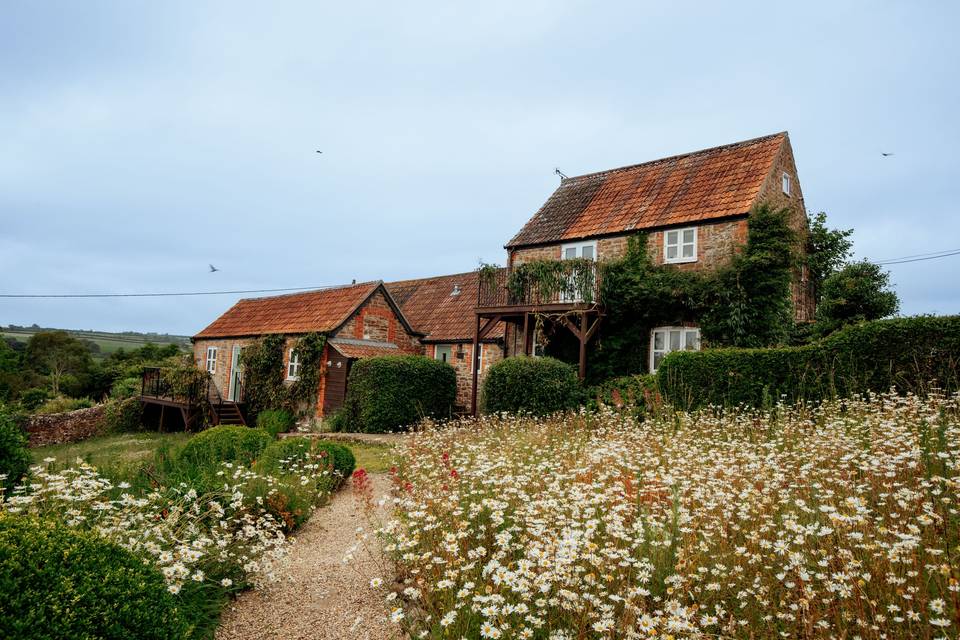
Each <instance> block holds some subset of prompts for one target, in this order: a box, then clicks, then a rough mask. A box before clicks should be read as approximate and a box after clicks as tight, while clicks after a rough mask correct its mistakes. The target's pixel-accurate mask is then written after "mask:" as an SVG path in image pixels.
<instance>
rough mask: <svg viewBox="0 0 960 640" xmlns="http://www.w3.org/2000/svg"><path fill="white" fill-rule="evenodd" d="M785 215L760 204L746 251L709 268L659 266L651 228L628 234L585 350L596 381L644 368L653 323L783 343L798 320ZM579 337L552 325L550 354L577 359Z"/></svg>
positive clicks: (724, 338) (719, 341)
mask: <svg viewBox="0 0 960 640" xmlns="http://www.w3.org/2000/svg"><path fill="white" fill-rule="evenodd" d="M788 220H789V210H788V209H780V210H775V209H772V208H770V207H769V206H765V205H761V206H759V207H757V208H756V209H754V211H753V212H751V214H750V226H749V232H748V237H747V245H746V247H745V248H744V250H743V251H742V252H741V253H738V254H737V255H735V256H734V258H733V260H732V261H731V262H730V264H729V265H727V266H724V267H721V268H719V269H716V270H712V271H706V272H701V271H697V272H693V271H680V270H679V269H677V268H675V267H673V266H671V265H655V264H653V262H652V260H651V259H650V256H649V254H648V251H647V238H646V235H644V234H638V235H636V236H634V237H632V238H630V240H629V243H628V249H627V253H626V255H625V256H624V257H623V258H621V259H620V260H617V261H614V262H612V263H609V264H608V265H607V266H606V267H605V269H604V274H603V281H602V291H601V296H602V299H603V303H604V307H605V309H606V317H605V319H604V323H603V325H601V337H600V340H599V342H598V344H597V347H596V348H594V349H590V350H589V351H588V367H587V371H588V376H589V378H590V379H591V381H594V382H596V381H600V380H605V379H608V378H612V377H615V376H620V375H628V374H633V373H639V372H643V371H646V370H647V368H648V357H649V349H650V330H651V329H652V328H654V327H657V326H663V325H672V324H678V323H682V322H695V323H696V324H697V325H699V327H700V331H701V336H702V338H703V341H704V343H705V344H709V345H711V346H735V347H761V346H773V345H779V344H783V343H784V342H785V341H786V340H787V338H788V336H789V335H790V333H791V330H792V327H793V317H792V313H791V309H792V306H791V299H790V283H791V280H792V277H793V268H794V265H795V260H796V242H797V239H796V235H795V233H794V231H793V230H792V229H791V228H790V225H789V222H788ZM574 343H575V341H574V340H573V339H572V338H570V339H568V336H567V335H566V332H564V331H555V332H554V334H553V336H552V339H551V342H550V344H549V345H548V347H547V353H548V354H549V355H554V356H556V357H560V358H562V359H570V358H571V357H572V358H573V359H574V360H575V359H576V356H575V351H574V349H575V348H576V345H575V344H574Z"/></svg>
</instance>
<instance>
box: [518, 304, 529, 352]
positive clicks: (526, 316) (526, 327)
mask: <svg viewBox="0 0 960 640" xmlns="http://www.w3.org/2000/svg"><path fill="white" fill-rule="evenodd" d="M529 330H530V314H529V313H525V314H523V342H522V343H521V344H522V346H521V347H520V348H521V349H522V350H523V355H525V356H526V355H530V354H529V353H528V351H527V343H528V342H529V340H528V338H527V332H528V331H529Z"/></svg>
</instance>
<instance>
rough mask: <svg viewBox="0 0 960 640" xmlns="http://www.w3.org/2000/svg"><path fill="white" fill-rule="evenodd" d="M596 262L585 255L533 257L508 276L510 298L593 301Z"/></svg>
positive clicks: (544, 301) (544, 300)
mask: <svg viewBox="0 0 960 640" xmlns="http://www.w3.org/2000/svg"><path fill="white" fill-rule="evenodd" d="M596 278H597V263H596V262H594V261H593V260H588V259H586V258H574V259H571V260H532V261H530V262H526V263H524V264H521V265H518V266H517V267H515V268H514V269H513V270H512V271H511V272H510V277H509V278H508V279H507V291H508V292H509V294H510V297H511V299H513V300H533V301H538V302H541V303H546V302H555V301H557V300H558V299H564V298H566V299H569V300H578V301H582V302H584V303H586V304H591V303H593V302H596V293H595V291H596V282H597V280H596Z"/></svg>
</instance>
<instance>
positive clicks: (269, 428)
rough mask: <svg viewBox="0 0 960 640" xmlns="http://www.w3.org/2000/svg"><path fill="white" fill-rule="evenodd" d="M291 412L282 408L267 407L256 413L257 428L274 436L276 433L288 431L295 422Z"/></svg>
mask: <svg viewBox="0 0 960 640" xmlns="http://www.w3.org/2000/svg"><path fill="white" fill-rule="evenodd" d="M295 422H296V421H295V420H294V419H293V414H292V413H290V412H289V411H284V410H283V409H267V410H266V411H261V412H260V413H258V414H257V428H258V429H263V430H264V431H266V432H267V433H269V434H270V436H271V437H273V438H276V437H277V434H278V433H284V432H286V431H290V429H292V428H293V425H294V424H295Z"/></svg>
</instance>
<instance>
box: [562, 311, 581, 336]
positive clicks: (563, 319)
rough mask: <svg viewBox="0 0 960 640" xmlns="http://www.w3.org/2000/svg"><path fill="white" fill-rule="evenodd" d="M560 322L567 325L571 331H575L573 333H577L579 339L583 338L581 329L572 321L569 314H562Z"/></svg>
mask: <svg viewBox="0 0 960 640" xmlns="http://www.w3.org/2000/svg"><path fill="white" fill-rule="evenodd" d="M560 324H562V325H563V326H565V327H566V328H567V329H570V332H571V333H573V335H575V336H576V337H577V339H578V340H582V338H581V335H582V333H581V331H580V329H578V328H577V325H575V324H573V323H572V322H570V320H569V319H568V318H567V316H560Z"/></svg>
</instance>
